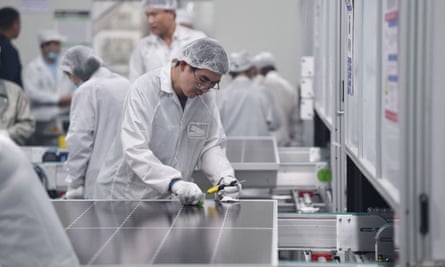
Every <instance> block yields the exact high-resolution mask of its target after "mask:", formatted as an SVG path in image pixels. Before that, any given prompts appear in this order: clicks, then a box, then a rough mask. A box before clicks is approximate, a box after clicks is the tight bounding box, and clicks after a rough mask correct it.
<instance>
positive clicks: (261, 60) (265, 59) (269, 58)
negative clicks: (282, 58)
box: [253, 52, 276, 69]
mask: <svg viewBox="0 0 445 267" xmlns="http://www.w3.org/2000/svg"><path fill="white" fill-rule="evenodd" d="M253 64H254V65H255V66H256V67H257V68H260V69H261V68H264V67H268V66H272V67H275V64H276V61H275V57H274V56H273V55H272V53H270V52H260V53H258V54H257V55H256V56H255V57H254V58H253Z"/></svg>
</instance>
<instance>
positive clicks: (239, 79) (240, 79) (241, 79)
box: [233, 75, 250, 83]
mask: <svg viewBox="0 0 445 267" xmlns="http://www.w3.org/2000/svg"><path fill="white" fill-rule="evenodd" d="M248 81H250V79H249V77H247V76H245V75H239V76H237V77H235V79H233V82H237V83H240V82H248Z"/></svg>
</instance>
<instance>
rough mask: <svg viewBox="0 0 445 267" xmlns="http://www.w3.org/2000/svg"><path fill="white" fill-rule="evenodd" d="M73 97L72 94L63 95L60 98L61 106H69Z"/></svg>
mask: <svg viewBox="0 0 445 267" xmlns="http://www.w3.org/2000/svg"><path fill="white" fill-rule="evenodd" d="M71 98H72V95H71V94H68V95H63V96H61V97H60V98H59V106H68V105H69V104H71Z"/></svg>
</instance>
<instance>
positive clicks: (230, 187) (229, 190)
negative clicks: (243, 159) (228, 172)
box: [216, 176, 242, 200]
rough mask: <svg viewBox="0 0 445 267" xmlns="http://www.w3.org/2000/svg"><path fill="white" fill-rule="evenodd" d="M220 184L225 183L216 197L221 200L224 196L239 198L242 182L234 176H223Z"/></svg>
mask: <svg viewBox="0 0 445 267" xmlns="http://www.w3.org/2000/svg"><path fill="white" fill-rule="evenodd" d="M218 185H224V188H223V189H221V190H219V191H218V192H217V193H216V197H217V199H219V200H223V198H224V197H229V198H230V199H233V200H237V199H238V198H239V195H240V192H241V188H242V186H241V183H240V182H239V181H238V179H236V178H235V177H233V176H224V177H222V178H221V179H220V180H219V182H218Z"/></svg>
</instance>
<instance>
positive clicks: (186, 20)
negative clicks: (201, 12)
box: [176, 9, 195, 29]
mask: <svg viewBox="0 0 445 267" xmlns="http://www.w3.org/2000/svg"><path fill="white" fill-rule="evenodd" d="M176 22H177V23H178V24H179V25H181V26H184V27H186V28H189V29H193V28H194V23H195V14H194V13H193V12H192V11H190V10H187V9H178V10H176Z"/></svg>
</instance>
